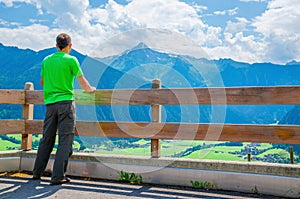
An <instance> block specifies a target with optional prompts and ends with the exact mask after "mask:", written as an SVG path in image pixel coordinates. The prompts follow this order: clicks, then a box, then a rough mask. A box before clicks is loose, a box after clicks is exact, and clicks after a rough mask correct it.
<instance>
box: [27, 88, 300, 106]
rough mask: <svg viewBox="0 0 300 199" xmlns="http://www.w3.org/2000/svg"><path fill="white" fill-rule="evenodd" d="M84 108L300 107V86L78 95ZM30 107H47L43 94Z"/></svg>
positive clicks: (32, 94)
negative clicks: (217, 105) (108, 106)
mask: <svg viewBox="0 0 300 199" xmlns="http://www.w3.org/2000/svg"><path fill="white" fill-rule="evenodd" d="M75 100H76V104H81V105H113V104H123V105H128V104H130V105H152V104H160V105H178V104H181V105H183V104H195V105H196V104H300V87H299V86H276V87H225V88H195V89H192V88H189V89H185V88H182V89H181V88H178V89H166V88H163V89H138V90H127V89H124V90H97V91H96V92H95V93H94V94H89V93H83V92H82V91H80V90H76V91H75ZM26 103H30V104H43V92H42V91H26Z"/></svg>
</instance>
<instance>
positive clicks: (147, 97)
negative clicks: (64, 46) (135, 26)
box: [0, 80, 300, 157]
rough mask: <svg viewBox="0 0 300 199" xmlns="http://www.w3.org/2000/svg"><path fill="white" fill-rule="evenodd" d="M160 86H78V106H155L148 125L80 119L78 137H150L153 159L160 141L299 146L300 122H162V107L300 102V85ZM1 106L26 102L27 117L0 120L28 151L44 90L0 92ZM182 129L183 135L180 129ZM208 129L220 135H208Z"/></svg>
mask: <svg viewBox="0 0 300 199" xmlns="http://www.w3.org/2000/svg"><path fill="white" fill-rule="evenodd" d="M160 84H161V83H160V81H159V80H154V81H153V85H152V89H138V90H97V91H96V92H95V93H94V94H87V93H83V92H81V91H77V90H76V95H75V96H76V103H77V104H82V105H116V104H117V105H120V104H126V105H151V107H152V118H151V122H150V123H147V122H93V121H77V125H76V128H77V129H80V136H105V137H118V138H132V137H135V138H150V139H151V156H152V157H160V150H161V149H160V139H176V140H191V139H193V140H213V141H231V142H258V143H279V144H300V126H299V125H268V124H265V125H256V124H253V125H252V124H211V123H210V124H203V123H161V105H178V104H179V103H180V104H181V105H183V104H185V105H197V104H223V105H224V104H231V105H238V104H239V105H241V104H243V105H247V104H248V105H249V104H253V105H254V104H258V105H259V104H260V105H261V104H300V86H276V87H230V88H226V87H225V88H194V89H192V88H188V89H165V88H161V85H160ZM224 94H225V100H224ZM189 96H195V97H189ZM212 96H213V98H212ZM179 99H180V100H179ZM0 104H22V105H23V119H22V120H0V134H22V146H21V147H22V149H23V150H30V149H31V146H32V140H31V136H32V134H41V133H42V125H43V121H42V120H33V105H34V104H43V92H42V91H41V90H34V89H33V85H32V84H31V83H26V85H25V89H24V90H0ZM140 127H146V128H140ZM179 128H180V131H181V132H184V133H178V129H179ZM124 129H126V131H124ZM209 130H210V132H216V133H217V134H218V132H219V134H218V135H217V136H208V135H207V132H208V131H209ZM128 131H130V133H127V132H128ZM76 134H77V135H78V132H76ZM216 138H217V139H216Z"/></svg>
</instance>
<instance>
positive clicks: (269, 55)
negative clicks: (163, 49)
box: [0, 0, 300, 64]
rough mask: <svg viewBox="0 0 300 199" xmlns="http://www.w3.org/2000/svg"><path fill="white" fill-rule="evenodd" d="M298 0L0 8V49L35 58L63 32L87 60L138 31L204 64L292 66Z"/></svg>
mask: <svg viewBox="0 0 300 199" xmlns="http://www.w3.org/2000/svg"><path fill="white" fill-rule="evenodd" d="M299 10H300V1H299V0H181V1H179V0H148V1H146V0H0V43H2V44H4V45H8V46H18V47H19V48H25V49H26V48H29V49H33V50H42V49H45V48H50V47H53V46H54V45H55V37H56V35H57V34H58V33H60V32H67V33H69V34H70V35H71V36H72V38H73V47H74V48H75V49H76V50H78V51H80V52H81V53H83V54H87V55H90V54H91V52H92V51H93V50H92V49H94V48H95V47H99V46H100V45H101V43H103V42H105V41H106V40H108V39H109V38H112V37H114V36H116V35H118V34H122V33H123V34H124V33H126V31H131V30H135V29H141V28H155V29H166V30H170V31H174V32H176V33H179V34H182V35H184V36H185V37H186V38H188V39H190V40H192V41H193V42H194V43H195V44H197V45H199V46H201V48H202V49H203V50H204V51H205V52H206V53H207V54H208V55H209V57H210V58H213V59H218V58H232V59H234V60H236V61H241V62H249V63H254V62H272V63H280V64H283V63H287V62H289V61H291V60H297V61H300V23H299V21H300V11H299Z"/></svg>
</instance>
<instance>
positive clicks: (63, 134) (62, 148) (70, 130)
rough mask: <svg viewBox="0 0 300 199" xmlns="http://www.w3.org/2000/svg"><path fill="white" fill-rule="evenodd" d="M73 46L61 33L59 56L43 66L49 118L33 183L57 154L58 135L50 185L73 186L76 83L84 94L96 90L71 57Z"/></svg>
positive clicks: (58, 43) (51, 56)
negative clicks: (71, 161) (70, 171)
mask: <svg viewBox="0 0 300 199" xmlns="http://www.w3.org/2000/svg"><path fill="white" fill-rule="evenodd" d="M71 47H72V43H71V37H70V36H69V35H68V34H65V33H61V34H59V35H58V36H57V38H56V48H57V49H58V52H56V53H54V54H52V55H49V56H47V57H46V58H45V59H44V60H43V62H42V70H41V80H40V83H41V85H42V87H43V90H44V103H45V105H46V116H45V119H44V126H43V138H42V139H41V142H40V144H39V148H38V152H37V157H36V160H35V164H34V169H33V179H35V180H39V179H41V176H42V174H43V173H44V171H45V168H46V166H47V163H48V160H49V157H50V154H51V152H52V150H53V147H54V144H55V138H56V132H57V133H58V139H59V140H58V148H57V151H56V155H55V160H54V165H53V171H52V176H51V181H50V185H60V184H63V183H67V182H70V179H69V178H67V177H66V176H65V172H66V169H67V165H68V160H69V157H70V156H71V155H72V151H73V150H72V143H73V139H74V130H75V122H76V113H75V103H74V79H75V78H76V79H77V80H78V82H79V84H80V86H81V88H82V89H83V91H84V92H89V93H93V92H95V90H96V88H95V87H92V86H91V85H90V84H89V82H88V81H87V80H86V78H85V77H84V75H83V73H82V70H81V68H80V64H79V62H78V60H77V58H76V57H74V56H71V55H70V51H71Z"/></svg>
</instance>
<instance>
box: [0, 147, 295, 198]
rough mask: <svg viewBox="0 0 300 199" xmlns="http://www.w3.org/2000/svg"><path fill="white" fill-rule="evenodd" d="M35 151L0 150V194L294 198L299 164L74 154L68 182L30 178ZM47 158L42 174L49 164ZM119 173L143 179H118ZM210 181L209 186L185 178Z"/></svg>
mask: <svg viewBox="0 0 300 199" xmlns="http://www.w3.org/2000/svg"><path fill="white" fill-rule="evenodd" d="M35 156H36V151H27V152H26V151H12V152H2V153H0V198H1V199H3V198H14V199H16V198H17V199H19V198H206V199H214V198H224V199H225V198H241V199H243V198H276V199H277V198H299V197H300V177H299V176H300V167H299V165H290V164H289V165H287V164H271V163H255V162H230V161H210V160H193V159H184V158H177V159H176V158H151V157H140V156H120V155H99V154H98V155H97V154H82V153H75V154H73V155H72V157H71V160H70V163H69V165H68V172H67V175H68V176H70V177H71V179H72V181H71V182H70V183H68V184H64V185H59V186H50V185H49V184H50V178H49V175H48V176H43V177H42V180H41V181H35V180H32V179H31V178H32V175H31V174H32V173H31V171H32V168H33V164H34V159H35ZM53 157H54V154H52V158H51V159H50V161H49V163H48V166H47V168H46V172H47V173H50V172H51V170H52V166H53ZM119 171H126V172H134V173H136V174H137V175H138V174H141V176H142V183H141V184H139V185H132V184H128V183H120V182H118V181H117V179H118V178H119V174H118V172H119ZM191 180H192V181H199V182H211V183H212V184H213V185H214V186H215V187H214V188H213V189H210V190H204V189H198V188H193V187H192V185H191V182H190V181H191Z"/></svg>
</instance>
